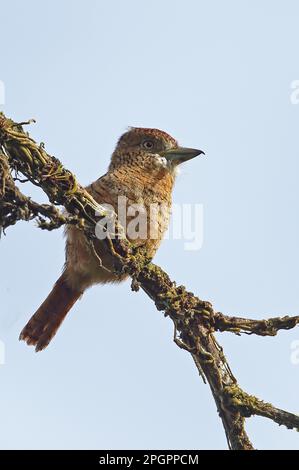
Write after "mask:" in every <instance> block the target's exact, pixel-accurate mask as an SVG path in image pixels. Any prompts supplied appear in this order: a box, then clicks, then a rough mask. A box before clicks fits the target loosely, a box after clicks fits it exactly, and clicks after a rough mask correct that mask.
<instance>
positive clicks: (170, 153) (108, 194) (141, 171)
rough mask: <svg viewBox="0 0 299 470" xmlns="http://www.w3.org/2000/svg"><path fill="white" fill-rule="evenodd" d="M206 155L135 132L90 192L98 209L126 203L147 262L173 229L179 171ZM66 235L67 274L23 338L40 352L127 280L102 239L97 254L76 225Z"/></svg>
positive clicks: (153, 132) (147, 131)
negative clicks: (85, 302)
mask: <svg viewBox="0 0 299 470" xmlns="http://www.w3.org/2000/svg"><path fill="white" fill-rule="evenodd" d="M201 154H204V152H203V151H202V150H198V149H194V148H187V147H181V146H179V144H178V142H177V140H176V139H174V138H173V137H171V136H170V135H169V134H168V133H166V132H165V131H162V130H160V129H153V128H142V127H131V128H129V130H127V131H126V132H125V133H124V134H123V135H122V136H121V137H120V138H119V140H118V142H117V145H116V147H115V150H114V152H113V153H112V156H111V161H110V164H109V167H108V171H107V173H106V174H104V175H103V176H101V177H100V178H98V179H97V180H96V181H94V182H93V183H91V184H90V185H89V186H87V187H86V188H85V189H86V190H87V191H88V193H89V194H90V195H91V196H92V197H93V198H94V199H95V200H96V202H97V203H99V204H101V205H107V206H109V207H112V208H113V210H114V211H115V212H116V213H117V210H118V204H119V200H120V199H121V200H125V202H126V204H127V207H128V210H127V212H126V214H125V215H126V217H125V219H126V220H125V221H124V223H125V224H126V228H125V230H126V237H127V239H128V240H129V241H130V242H131V244H132V246H133V247H143V248H144V249H145V253H146V255H147V257H149V258H152V257H153V256H154V255H155V253H156V251H157V249H158V248H159V246H160V243H161V241H162V239H163V235H164V234H165V232H166V230H167V228H168V225H169V219H170V215H171V204H172V191H173V187H174V182H175V179H176V175H177V173H178V166H179V165H180V164H181V163H183V162H186V161H188V160H190V159H192V158H194V157H196V156H198V155H201ZM132 207H133V210H132ZM136 207H137V208H138V209H139V212H142V210H143V214H145V215H144V219H143V220H145V222H146V230H144V231H143V232H145V233H142V234H141V235H142V236H141V235H140V233H138V230H137V229H136V225H138V224H135V225H134V216H135V215H136V212H138V211H137V210H136ZM153 207H154V208H155V210H152V208H153ZM161 208H163V210H159V209H161ZM130 211H131V212H130ZM135 218H136V217H135ZM138 220H139V219H138ZM139 225H140V224H139ZM149 227H150V230H149ZM65 235H66V246H65V264H64V268H63V271H62V274H61V276H60V277H59V278H58V280H57V281H56V283H55V284H54V287H53V289H52V291H51V292H50V294H49V295H48V296H47V298H46V299H45V300H44V302H43V303H42V304H41V306H40V307H39V308H38V309H37V311H36V312H35V313H34V315H33V316H32V317H31V319H30V320H29V321H28V323H27V324H26V325H25V327H24V328H23V330H22V331H21V333H20V337H19V339H20V340H23V341H25V342H26V343H27V344H28V345H32V346H34V347H35V350H36V351H41V350H43V349H44V348H46V347H47V346H48V344H49V343H50V341H51V340H52V339H53V338H54V336H55V335H56V333H57V330H58V328H59V327H60V325H61V324H62V322H63V320H64V319H65V317H66V315H67V313H68V312H69V311H70V310H71V308H72V307H73V305H74V304H75V303H76V301H77V300H78V299H80V298H81V297H82V295H83V293H84V292H85V291H86V289H88V288H89V287H91V286H92V285H94V284H106V283H118V282H121V281H123V280H125V279H126V278H127V275H126V274H116V272H115V271H114V269H113V263H114V260H113V255H112V254H109V253H108V251H107V250H106V249H105V247H104V244H103V241H102V240H101V237H99V239H96V241H95V243H94V248H92V246H91V244H90V243H88V240H87V239H86V236H85V234H84V232H83V231H82V230H80V229H79V228H77V227H75V226H73V225H69V226H67V227H66V229H65Z"/></svg>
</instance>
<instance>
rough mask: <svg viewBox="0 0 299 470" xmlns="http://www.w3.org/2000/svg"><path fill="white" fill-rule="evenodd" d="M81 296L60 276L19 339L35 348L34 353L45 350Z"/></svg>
mask: <svg viewBox="0 0 299 470" xmlns="http://www.w3.org/2000/svg"><path fill="white" fill-rule="evenodd" d="M81 295H82V292H79V291H77V290H74V289H72V288H71V287H70V286H69V285H68V284H67V282H66V277H65V274H62V275H61V276H60V278H59V279H58V280H57V281H56V283H55V284H54V287H53V289H52V291H51V292H50V294H49V295H48V297H47V298H46V299H45V300H44V302H43V303H42V304H41V306H40V307H39V309H38V310H37V311H36V312H35V314H34V315H33V316H32V317H31V319H30V320H29V322H28V323H27V325H26V326H25V327H24V328H23V330H22V331H21V334H20V338H19V339H20V340H23V341H25V342H26V343H27V344H29V345H33V346H35V350H36V351H41V350H42V349H44V348H46V347H47V346H48V344H49V343H50V341H51V340H52V338H53V337H54V336H55V334H56V332H57V330H58V328H59V327H60V325H61V323H62V322H63V320H64V319H65V317H66V315H67V313H68V312H69V310H70V309H71V308H72V306H73V305H74V303H75V302H76V301H77V300H78V299H79V298H80V297H81Z"/></svg>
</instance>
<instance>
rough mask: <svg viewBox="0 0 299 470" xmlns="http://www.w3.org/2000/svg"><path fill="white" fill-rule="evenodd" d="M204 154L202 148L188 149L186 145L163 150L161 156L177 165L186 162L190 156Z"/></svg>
mask: <svg viewBox="0 0 299 470" xmlns="http://www.w3.org/2000/svg"><path fill="white" fill-rule="evenodd" d="M201 154H203V155H204V154H205V153H204V152H203V151H202V150H198V149H190V148H187V147H177V148H172V149H169V150H165V152H163V157H165V158H166V160H167V161H169V162H171V163H175V164H177V165H179V164H180V163H183V162H187V161H188V160H191V158H194V157H197V155H201Z"/></svg>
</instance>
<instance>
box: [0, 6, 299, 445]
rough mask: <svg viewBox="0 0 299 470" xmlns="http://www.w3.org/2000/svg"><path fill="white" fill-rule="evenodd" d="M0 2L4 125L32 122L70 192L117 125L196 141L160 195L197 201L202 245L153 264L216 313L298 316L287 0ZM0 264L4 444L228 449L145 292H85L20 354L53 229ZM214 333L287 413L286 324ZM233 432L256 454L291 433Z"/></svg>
mask: <svg viewBox="0 0 299 470" xmlns="http://www.w3.org/2000/svg"><path fill="white" fill-rule="evenodd" d="M0 6H1V20H2V21H1V43H0V52H1V61H0V80H2V81H3V82H4V84H5V88H6V102H5V106H4V107H3V106H2V108H4V111H5V112H6V113H7V115H9V116H11V117H12V118H14V119H15V120H26V119H27V118H31V117H34V118H36V119H37V121H38V122H37V124H36V125H35V126H34V127H32V129H31V133H32V136H34V137H35V138H36V139H37V140H38V141H43V142H45V143H46V148H47V149H48V151H49V152H51V153H53V154H55V155H56V156H57V157H59V158H61V160H62V161H63V162H64V164H65V165H66V166H67V167H68V168H70V169H71V170H73V171H74V172H75V173H76V175H77V177H78V179H79V181H81V182H82V183H83V184H87V183H89V182H90V181H92V180H93V179H95V178H96V177H98V176H99V175H101V174H103V173H104V172H105V171H106V168H107V165H108V162H109V156H110V154H111V152H112V150H113V148H114V145H115V142H116V139H117V138H118V136H119V135H120V134H121V133H122V132H123V131H124V130H125V129H126V128H127V126H128V125H136V126H144V127H159V128H161V129H164V130H166V131H168V132H170V133H171V134H172V135H174V136H175V137H176V138H178V139H179V141H180V142H181V143H182V144H183V145H186V146H193V147H199V148H202V149H204V150H205V151H206V154H207V158H205V159H197V160H194V161H192V162H189V163H187V164H186V165H185V166H184V168H183V171H182V174H181V175H180V177H179V179H178V181H177V186H176V189H175V193H174V200H175V202H177V203H190V202H192V203H202V204H203V208H204V243H203V246H202V249H201V250H200V251H197V252H190V251H189V252H188V251H185V250H184V246H183V244H184V242H183V241H182V240H178V241H165V243H164V244H163V245H162V246H161V249H160V251H159V253H158V254H157V256H156V258H155V261H156V262H157V263H158V264H160V265H161V266H162V267H163V268H165V269H166V270H167V271H168V272H169V274H170V275H171V277H172V278H173V279H176V281H177V282H179V283H183V284H184V285H186V286H187V287H188V289H190V290H193V291H194V292H195V293H196V294H198V295H199V296H200V297H202V298H204V299H207V300H210V301H212V302H213V304H214V306H215V308H216V309H218V310H221V311H223V312H225V313H229V314H231V315H245V316H246V315H248V316H252V317H256V318H263V317H265V316H271V315H272V316H273V315H284V314H298V312H299V294H298V291H299V289H298V288H299V269H298V266H299V249H298V239H299V220H298V209H299V188H298V171H299V163H298V157H299V144H298V124H299V105H294V104H291V101H290V93H291V88H290V86H291V82H292V81H293V80H296V79H299V62H298V47H299V46H298V44H299V30H298V21H299V4H298V2H296V1H288V0H287V1H284V2H280V1H270V0H268V1H267V0H263V1H257V0H255V1H245V0H243V1H237V0H235V1H233V0H227V1H226V2H222V1H221V0H218V1H215V0H214V1H213V0H212V1H199V0H185V1H184V2H183V1H177V0H164V1H161V0H159V1H158V0H153V1H151V2H145V1H140V0H139V1H137V0H127V1H120V0H118V1H116V0H112V1H109V2H104V1H102V0H97V1H95V0H85V1H84V2H83V1H82V0H81V1H74V0H72V1H71V0H64V1H57V0H51V2H50V1H44V2H38V1H37V0H36V1H33V0H27V1H26V2H22V1H16V0H12V1H10V2H9V3H8V2H4V1H3V0H2V1H1V2H0ZM27 191H29V189H27ZM30 191H31V194H33V195H34V196H35V197H39V196H40V192H39V191H38V190H36V189H34V190H31V189H30ZM41 198H42V199H43V200H44V197H43V196H42V197H41ZM0 256H1V266H2V269H1V273H2V274H1V276H2V277H1V286H0V295H1V318H0V328H1V329H0V338H1V340H2V341H3V342H4V344H5V348H6V361H5V364H4V365H2V366H0V378H1V392H0V396H1V401H0V415H1V430H0V447H1V448H2V449H17V448H22V449H32V448H33V449H52V448H55V449H64V448H67V449H76V448H82V449H92V448H98V449H103V448H112V449H113V448H118V449H119V448H121V449H132V448H145V449H149V448H156V449H159V448H166V449H172V448H181V449H184V448H186V449H198V448H209V449H212V448H226V441H225V436H224V432H223V429H222V426H221V423H220V421H219V418H218V416H217V413H216V409H215V405H214V402H213V400H212V397H211V394H210V391H209V388H208V386H204V385H203V383H202V381H201V380H200V379H199V377H198V375H197V372H196V370H195V367H194V365H193V363H192V361H191V358H190V357H189V355H188V354H187V353H185V352H184V351H182V350H180V349H178V348H177V346H175V345H174V343H173V342H172V334H173V331H172V325H171V322H170V321H169V320H168V319H165V318H164V317H163V315H161V313H158V312H157V311H156V310H155V308H154V306H153V304H152V302H151V301H150V300H149V299H148V298H147V297H146V296H145V294H144V293H142V292H140V293H137V294H135V293H132V292H131V291H130V285H129V283H125V284H123V285H121V286H119V287H117V288H116V287H109V286H108V287H104V288H101V287H95V288H93V289H91V290H90V291H88V292H87V293H86V295H85V296H84V298H83V299H82V300H81V301H80V302H79V303H78V304H77V305H76V306H75V308H74V309H73V311H72V312H71V314H70V315H69V317H68V318H67V320H66V321H65V323H64V325H63V327H62V328H61V330H60V331H59V334H58V335H57V337H56V339H55V341H54V342H53V343H52V344H51V346H50V347H49V348H48V349H47V350H46V351H44V352H43V353H40V354H35V353H34V351H33V349H32V348H29V347H27V346H26V345H25V344H24V343H19V342H18V334H19V331H20V330H21V328H22V327H23V326H24V324H25V323H26V322H27V320H28V319H29V317H30V315H31V314H32V313H34V311H35V309H36V308H37V307H38V306H39V304H40V303H41V301H42V300H43V299H44V297H45V296H46V295H47V294H48V292H49V290H50V288H51V286H52V285H53V283H54V281H55V280H56V278H57V277H58V275H59V273H60V270H61V266H62V264H63V260H64V242H63V239H62V230H60V231H55V232H51V233H45V232H42V231H40V230H38V229H37V228H35V226H34V223H30V224H28V223H20V224H18V225H17V226H16V227H13V228H10V229H9V230H7V237H4V238H3V239H2V240H1V242H0ZM4 273H5V274H4ZM218 336H219V339H220V342H221V344H222V345H223V346H224V349H225V352H226V353H227V356H228V358H229V360H230V363H231V366H232V369H233V371H234V373H235V374H236V376H237V377H238V379H239V381H240V384H241V386H243V387H245V389H246V390H247V391H248V392H249V393H254V394H257V395H258V396H259V397H261V398H263V399H265V400H267V401H270V402H273V403H274V404H275V405H277V406H279V407H282V408H285V409H288V410H289V411H292V412H294V413H299V393H298V392H299V365H295V364H292V363H291V360H290V356H291V342H292V341H294V340H298V339H299V330H293V331H290V332H282V333H280V334H279V336H278V337H276V338H266V339H263V338H256V337H248V336H243V337H241V338H240V337H236V336H233V335H231V334H221V335H218ZM247 430H248V432H249V435H250V437H251V439H252V441H253V443H254V445H255V446H256V447H257V448H260V449H261V448H284V449H286V448H295V449H299V434H298V433H296V432H292V431H287V430H285V429H283V428H279V427H278V426H276V425H275V424H273V423H271V422H269V421H267V420H264V419H261V418H254V419H251V420H249V421H248V425H247Z"/></svg>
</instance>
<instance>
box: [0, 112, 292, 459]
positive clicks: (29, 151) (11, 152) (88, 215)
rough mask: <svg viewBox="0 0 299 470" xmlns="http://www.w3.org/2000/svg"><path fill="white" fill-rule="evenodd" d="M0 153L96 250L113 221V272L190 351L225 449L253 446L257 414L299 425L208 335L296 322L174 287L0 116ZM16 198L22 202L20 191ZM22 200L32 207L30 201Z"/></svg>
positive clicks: (2, 177) (3, 176)
mask: <svg viewBox="0 0 299 470" xmlns="http://www.w3.org/2000/svg"><path fill="white" fill-rule="evenodd" d="M22 124H25V123H22ZM0 149H1V150H2V152H3V154H4V155H5V157H6V158H7V162H8V164H9V166H10V168H11V169H12V170H15V171H16V172H17V173H18V172H20V173H22V174H23V175H24V176H25V177H26V178H27V179H28V180H29V181H30V182H32V183H33V184H35V185H37V186H39V187H40V188H42V189H43V190H44V192H45V193H46V194H47V195H48V198H49V200H50V202H51V203H52V205H51V206H49V208H46V207H45V206H42V210H41V209H40V207H41V206H39V207H38V208H39V213H40V214H42V215H44V216H45V215H46V216H47V217H48V219H49V220H50V223H51V222H53V224H54V225H55V223H56V222H57V221H56V219H55V216H56V213H55V211H54V213H53V210H54V209H56V208H55V205H62V206H64V207H65V208H66V209H67V211H68V213H69V214H71V217H72V219H68V218H65V219H59V223H76V225H77V226H78V227H79V228H80V229H81V230H83V231H84V233H85V235H86V238H87V240H88V241H89V243H91V244H92V245H93V241H94V239H95V225H96V222H97V220H96V216H95V213H97V215H98V217H99V219H100V218H101V217H106V216H107V215H108V216H110V217H113V218H114V220H116V230H115V233H114V234H107V239H105V240H103V243H104V244H105V247H106V249H107V250H108V251H109V252H110V253H111V254H112V255H113V256H114V259H115V271H116V272H118V273H120V272H127V273H128V274H129V275H130V276H131V278H132V290H134V291H137V290H139V288H142V289H143V290H144V292H145V293H146V294H147V295H148V296H149V297H150V298H151V299H152V300H153V302H154V303H155V305H156V308H157V309H158V310H159V311H163V312H164V314H165V316H168V317H170V318H171V320H172V321H173V324H174V341H175V343H176V344H177V345H178V346H179V347H180V348H182V349H185V350H187V351H188V352H189V353H190V354H191V356H192V358H193V360H194V362H195V365H196V367H197V369H198V371H199V373H200V375H202V376H203V378H204V380H205V381H206V382H207V383H208V384H209V386H210V389H211V392H212V395H213V397H214V400H215V403H216V406H217V410H218V413H219V416H220V418H221V420H222V423H223V426H224V430H225V433H226V437H227V441H228V445H229V448H230V449H249V450H250V449H253V446H252V444H251V442H250V440H249V438H248V436H247V434H246V432H245V429H244V423H245V418H246V417H248V416H252V415H254V414H257V415H260V416H264V417H267V418H270V419H272V420H273V421H275V422H277V423H278V424H284V425H285V426H286V427H288V428H298V427H299V417H298V416H296V415H294V414H291V413H288V412H285V411H282V410H279V409H277V408H275V407H273V406H272V405H271V404H269V403H264V402H262V401H261V400H259V399H258V398H256V397H253V396H250V395H248V394H247V393H246V392H244V391H243V390H242V389H241V388H240V387H239V385H238V383H237V380H236V378H235V377H234V375H233V373H232V371H231V369H230V367H229V364H228V362H227V360H226V358H225V355H224V353H223V349H222V347H221V346H220V345H219V344H218V343H217V341H216V339H215V337H214V335H213V332H214V331H216V330H218V331H234V332H237V333H239V332H241V331H244V332H249V333H255V334H263V335H264V334H276V332H277V330H278V329H281V328H285V329H288V328H293V327H294V326H295V325H296V324H297V323H298V317H294V318H293V319H290V318H289V317H284V318H281V319H280V318H275V319H270V320H268V321H267V320H263V321H258V320H247V319H242V318H234V317H228V316H225V315H223V314H221V313H219V312H218V313H216V312H214V310H213V307H212V305H211V304H210V303H209V302H207V301H204V300H201V299H199V298H198V297H196V296H195V295H194V294H193V293H191V292H188V291H187V290H186V289H185V287H184V286H176V284H175V283H174V282H172V281H171V279H170V278H169V276H168V275H167V274H166V273H165V272H164V271H163V270H162V269H161V268H160V267H158V266H156V265H154V264H152V263H151V262H150V260H149V259H147V258H146V256H145V254H144V252H143V250H142V249H139V250H136V249H133V248H132V246H131V245H130V243H129V242H128V241H127V240H126V238H125V237H124V231H123V229H122V227H121V226H120V225H119V223H118V222H117V218H116V214H114V213H108V214H107V211H106V210H104V209H103V208H102V206H101V205H99V204H97V203H96V201H95V200H94V199H93V198H92V197H91V196H90V195H89V194H88V192H87V191H86V190H85V189H84V188H82V186H80V185H79V183H78V182H77V181H76V178H75V176H74V175H73V174H72V173H71V172H70V171H68V170H66V169H65V168H64V167H63V165H62V164H61V162H60V161H59V160H58V159H56V158H55V157H51V156H50V155H48V154H47V153H46V151H45V149H44V147H43V145H37V144H36V143H35V141H34V140H33V139H32V138H30V137H29V135H28V134H27V133H25V132H24V131H23V129H22V127H21V125H20V124H16V123H14V122H13V121H12V120H10V119H7V118H6V117H5V116H4V115H3V114H0ZM4 168H6V171H4V173H3V172H2V173H0V187H1V188H4V189H3V191H2V193H1V198H2V200H1V204H2V206H4V207H5V204H7V203H8V202H10V203H11V204H12V206H15V205H17V204H16V200H15V199H14V198H13V197H12V196H11V195H10V194H11V193H10V191H12V190H13V191H16V189H15V188H14V187H13V184H14V181H13V180H12V179H9V177H8V176H7V175H8V172H7V166H6V167H5V164H4ZM7 181H9V185H10V186H11V189H10V190H8V192H6V189H5V188H6V187H7V185H6V182H7ZM11 197H12V199H10V198H11ZM18 197H20V199H21V196H20V195H19V194H18ZM26 203H27V204H29V203H28V201H26ZM34 204H35V203H34ZM53 208H54V209H53ZM42 211H43V212H42ZM57 217H58V216H57ZM1 218H2V219H1V220H2V223H3V226H4V225H5V224H6V225H5V226H6V227H7V226H9V225H11V224H12V223H15V222H16V221H17V220H19V219H18V218H17V217H16V216H14V217H12V218H10V217H9V214H8V215H5V214H2V213H1ZM54 225H53V227H54ZM112 235H113V236H112ZM115 235H117V236H116V237H115Z"/></svg>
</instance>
